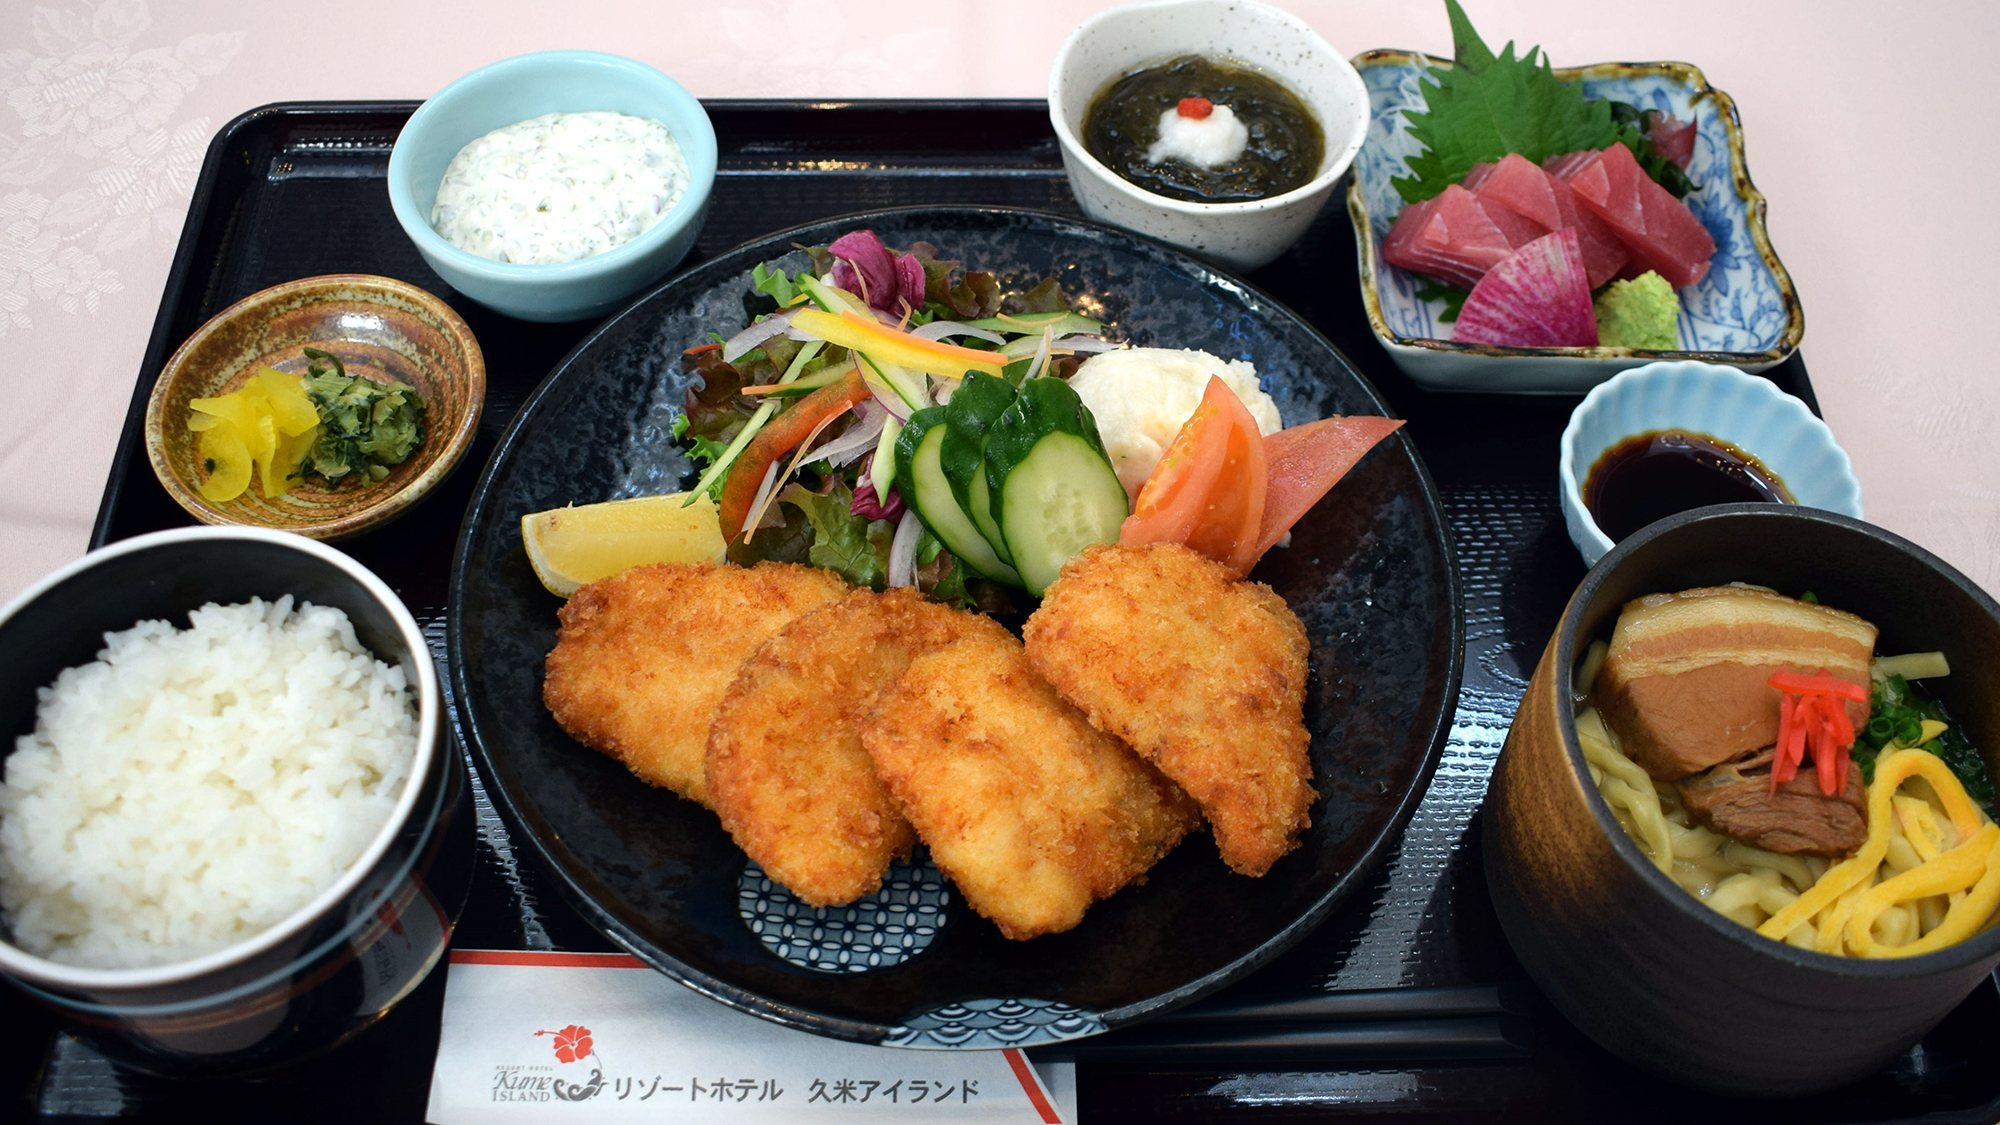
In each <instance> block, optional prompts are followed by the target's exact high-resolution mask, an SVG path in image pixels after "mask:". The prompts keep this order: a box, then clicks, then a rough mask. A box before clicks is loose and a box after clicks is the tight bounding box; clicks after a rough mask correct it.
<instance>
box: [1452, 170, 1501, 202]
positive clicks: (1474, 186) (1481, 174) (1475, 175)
mask: <svg viewBox="0 0 2000 1125" xmlns="http://www.w3.org/2000/svg"><path fill="white" fill-rule="evenodd" d="M1494 167H1495V165H1492V164H1474V165H1473V166H1472V167H1470V168H1467V169H1466V170H1465V175H1464V176H1463V177H1461V178H1460V179H1459V181H1458V186H1459V187H1462V188H1464V189H1465V190H1467V191H1469V192H1472V193H1473V194H1474V195H1477V194H1479V189H1480V187H1481V186H1482V185H1484V184H1485V183H1486V177H1488V176H1490V175H1492V174H1493V169H1494Z"/></svg>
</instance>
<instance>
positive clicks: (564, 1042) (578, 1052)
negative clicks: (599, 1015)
mask: <svg viewBox="0 0 2000 1125" xmlns="http://www.w3.org/2000/svg"><path fill="white" fill-rule="evenodd" d="M544 1035H553V1036H555V1040H556V1042H555V1049H556V1061H557V1062H561V1063H573V1062H575V1061H577V1060H578V1059H582V1058H588V1057H589V1056H590V1049H591V1042H590V1029H589V1028H587V1027H584V1026H583V1025H582V1024H575V1023H573V1024H570V1025H569V1026H568V1027H565V1028H563V1029H562V1030H560V1031H537V1032H535V1036H536V1038H540V1037H541V1036H544Z"/></svg>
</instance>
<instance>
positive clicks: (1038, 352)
mask: <svg viewBox="0 0 2000 1125" xmlns="http://www.w3.org/2000/svg"><path fill="white" fill-rule="evenodd" d="M1055 335H1056V334H1055V333H1054V332H1052V331H1050V330H1048V329H1046V328H1044V329H1042V345H1041V347H1038V348H1036V349H1035V362H1033V363H1030V364H1029V365H1028V378H1029V379H1033V378H1035V377H1037V376H1039V375H1040V374H1041V373H1042V372H1043V371H1045V370H1047V369H1048V366H1049V346H1050V344H1052V343H1053V342H1054V341H1055ZM1023 381H1024V382H1025V381H1026V380H1023Z"/></svg>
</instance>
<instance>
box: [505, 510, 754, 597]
mask: <svg viewBox="0 0 2000 1125" xmlns="http://www.w3.org/2000/svg"><path fill="white" fill-rule="evenodd" d="M686 499H687V494H686V493H684V492H677V493H674V494H672V495H670V496H641V497H638V498H637V499H633V500H607V501H604V502H603V503H601V504H583V505H572V506H571V507H568V508H553V509H551V510H549V511H546V512H534V513H531V514H529V515H525V516H522V517H521V543H522V545H523V546H525V547H526V548H527V550H528V564H529V565H530V566H532V567H534V568H535V577H536V578H539V579H541V580H542V585H543V586H544V587H546V588H547V589H548V591H549V593H551V594H555V595H556V596H558V597H564V598H566V597H569V596H570V595H571V594H574V593H576V589H577V587H579V586H581V585H583V584H584V583H586V582H595V581H597V580H598V579H600V578H609V577H611V576H612V575H614V574H617V573H619V572H620V571H624V570H629V569H631V568H632V567H635V566H644V565H646V564H648V563H666V562H681V563H693V562H721V561H723V558H724V554H725V551H726V549H727V547H726V544H724V543H723V541H722V520H721V517H720V516H718V515H717V514H716V510H715V502H714V501H712V500H710V499H709V498H708V497H706V496H702V497H700V498H698V499H697V500H695V502H694V503H692V504H688V505H687V506H686V507H683V506H682V504H683V503H684V502H685V501H686Z"/></svg>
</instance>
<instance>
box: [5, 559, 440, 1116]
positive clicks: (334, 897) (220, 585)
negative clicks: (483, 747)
mask: <svg viewBox="0 0 2000 1125" xmlns="http://www.w3.org/2000/svg"><path fill="white" fill-rule="evenodd" d="M285 595H290V596H292V597H294V598H296V599H298V600H301V601H310V602H312V603H313V604H315V605H320V606H331V607H334V608H337V609H339V610H341V611H343V612H344V613H346V614H347V617H348V620H349V622H350V623H351V624H352V626H353V630H354V636H355V638H356V639H357V640H358V641H359V642H360V643H361V645H362V646H363V647H365V648H366V649H367V650H368V651H369V652H370V653H371V654H373V655H374V657H375V658H376V659H377V660H380V661H382V662H384V663H387V664H390V665H393V666H398V667H400V668H401V669H402V671H403V675H404V679H405V682H407V683H408V684H409V685H410V688H411V691H412V695H413V701H414V703H415V705H416V713H417V714H416V719H417V723H416V745H415V746H414V748H413V750H412V755H413V757H412V759H411V766H410V771H409V778H408V780H407V781H406V782H405V783H404V786H403V788H402V789H401V790H400V791H399V792H398V793H397V794H396V798H395V803H394V804H393V806H392V807H391V809H390V811H389V814H388V817H387V819H386V820H385V822H384V823H383V825H382V826H381V828H380V829H379V830H377V831H376V832H375V833H374V835H373V836H371V837H369V839H368V841H367V843H366V844H365V846H364V847H363V848H362V849H361V851H360V854H359V855H358V856H356V857H355V859H354V860H353V861H352V862H351V863H350V864H348V866H347V867H346V868H345V869H344V870H342V871H341V872H340V873H339V875H338V877H337V878H335V879H334V880H333V881H332V882H331V883H330V884H329V885H327V886H324V887H322V888H320V890H319V891H318V893H317V894H314V895H313V896H312V897H311V898H310V899H308V900H307V901H306V902H305V903H303V904H302V905H301V906H299V907H298V908H297V909H295V910H293V911H292V912H291V913H290V914H288V915H286V916H285V917H283V918H282V919H280V920H278V921H277V922H275V923H274V924H272V925H271V926H270V927H269V928H267V929H264V930H262V931H259V932H256V933H253V934H251V935H250V936H248V937H245V938H243V939H241V940H239V941H237V942H235V943H233V944H231V945H228V946H225V947H223V948H221V949H218V950H214V951H213V952H209V953H206V954H203V955H200V956H196V957H192V958H189V959H185V960H181V961H176V962H172V963H169V964H163V965H157V966H151V967H145V968H86V967H80V966H77V965H73V964H68V963H66V962H61V961H55V960H51V959H48V958H46V957H42V956H39V955H37V954H34V953H31V952H29V951H27V950H25V949H23V948H21V947H20V946H18V945H15V944H14V940H15V935H14V932H13V930H12V929H11V928H10V926H9V925H7V924H4V920H0V973H4V974H5V975H6V976H7V977H8V978H9V980H10V982H11V983H12V984H14V985H16V986H18V987H20V988H21V989H22V991H24V992H25V993H27V995H28V996H30V997H31V998H32V999H34V1000H35V1001H36V1002H37V1003H39V1004H41V1005H42V1006H43V1007H45V1008H47V1009H49V1010H50V1011H52V1012H54V1013H55V1014H56V1016H57V1017H58V1018H60V1019H62V1020H63V1021H64V1022H65V1023H67V1024H70V1025H72V1026H74V1027H75V1029H76V1032H77V1034H79V1035H82V1036H84V1037H86V1038H88V1039H89V1040H90V1041H91V1042H92V1043H94V1044H95V1045H96V1046H98V1047H99V1048H101V1049H102V1050H104V1051H106V1052H107V1053H109V1054H111V1055H113V1056H115V1057H117V1058H118V1059H120V1060H121V1061H124V1062H127V1063H131V1064H134V1065H137V1066H140V1067H142V1068H143V1069H146V1070H150V1071H154V1072H157V1073H163V1074H172V1075H176V1076H187V1077H198V1076H238V1075H245V1074H254V1073H259V1072H265V1071H269V1070H272V1069H275V1068H277V1067H280V1066H283V1065H285V1064H288V1063H292V1062H295V1061H298V1060H299V1059H301V1058H304V1057H306V1056H308V1055H312V1054H315V1053H318V1052H321V1051H324V1050H327V1049H329V1048H331V1047H334V1046H336V1045H338V1044H340V1043H342V1042H345V1041H346V1040H347V1039H349V1038H351V1037H352V1036H354V1035H356V1034H358V1033H359V1032H361V1031H362V1030H363V1029H365V1028H367V1027H369V1026H370V1025H372V1024H373V1023H374V1022H375V1021H376V1020H377V1019H379V1018H380V1017H381V1016H383V1015H384V1014H386V1013H387V1012H388V1011H389V1010H390V1008H391V1007H393V1006H394V1005H395V1004H396V1003H398V1002H399V1001H401V1000H402V999H403V998H404V997H406V996H408V995H409V994H410V992H411V991H412V990H413V989H415V988H416V986H417V984H418V983H419V982H421V981H422V980H423V979H424V977H425V976H426V975H427V974H428V973H429V972H430V971H431V970H432V969H433V968H435V967H436V966H437V964H438V962H439V961H441V960H442V959H443V956H444V951H445V948H446V947H447V945H448V944H449V943H450V940H451V933H452V928H453V925H454V923H455V921H456V919H457V917H458V913H459V910H460V909H461V907H462V906H463V904H464V902H465V896H466V892H467V889H468V888H469V887H470V886H471V882H472V869H473V863H474V854H473V847H474V845H473V831H472V816H471V813H472V800H471V797H470V796H469V793H468V782H467V775H466V771H465V766H464V764H463V761H462V760H461V758H460V756H459V754H458V753H457V751H456V749H455V748H454V747H453V744H452V742H451V739H450V736H449V735H448V733H447V727H446V721H447V720H446V704H445V698H444V693H443V691H442V690H441V688H440V685H439V682H438V676H437V671H436V665H435V663H434V662H433V660H432V657H431V651H430V648H429V646H428V644H427V643H426V642H425V640H424V634H423V630H422V628H421V627H420V626H419V625H418V624H417V621H416V619H415V618H414V617H412V616H411V615H410V611H409V609H408V607H406V606H405V605H404V604H403V602H402V600H401V599H399V598H398V597H397V596H396V594H395V593H394V591H392V590H390V589H389V587H388V585H387V584H386V583H384V582H383V581H382V580H381V578H379V577H377V576H376V575H375V574H373V573H372V572H370V571H369V570H368V569H367V568H366V567H363V566H362V565H361V564H359V563H357V562H355V561H354V560H353V559H352V558H350V557H348V556H347V555H346V554H343V553H342V552H340V551H338V550H336V549H334V548H332V547H329V546H327V545H325V544H323V543H316V542H314V541H312V540H310V539H306V538H304V537H302V536H298V535H292V534H287V533H283V532H277V531H268V530H262V529H256V528H243V527H183V528H175V529H173V530H170V531H161V532H155V533H153V534H150V535H141V536H137V537H135V538H132V539H126V540H121V541H120V542H117V543H114V544H111V545H110V546H107V547H104V548H102V549H100V550H97V551H93V552H91V553H90V554H88V555H85V556H83V557H82V558H80V559H77V560H76V561H74V562H72V563H70V564H68V565H67V566H64V567H62V568H60V569H58V570H57V571H55V572H54V573H52V574H50V575H48V576H47V577H45V578H43V579H42V580H41V581H39V582H37V583H35V584H34V585H33V586H31V587H29V588H28V589H27V590H26V591H24V592H23V593H22V594H21V595H20V596H19V597H17V598H15V599H14V600H13V601H12V602H11V603H9V604H8V605H7V606H6V607H5V608H0V653H5V654H6V659H5V660H4V661H0V736H4V742H0V753H4V754H8V755H11V754H14V753H18V752H19V750H18V748H17V741H19V742H25V741H27V740H26V739H19V740H17V739H16V737H15V736H17V735H25V734H27V733H28V732H30V731H32V730H34V729H35V728H36V725H37V721H38V720H37V708H38V706H39V705H40V696H39V692H40V690H41V689H43V688H45V687H47V686H48V685H50V684H53V683H55V682H56V677H57V675H58V674H59V673H60V672H61V671H62V670H63V669H65V668H73V667H77V666H79V665H83V664H88V663H90V662H91V661H92V660H94V659H96V658H97V656H98V654H99V652H100V651H101V650H102V649H103V648H104V636H105V634H106V633H109V632H118V631H124V630H127V629H130V628H132V627H133V626H134V625H135V624H137V623H138V622H140V621H147V620H165V621H167V622H169V623H170V624H172V625H174V626H176V627H178V628H186V627H187V626H188V614H189V611H191V610H194V609H197V608H198V607H200V606H202V605H204V604H206V603H209V602H216V603H220V604H223V605H234V604H239V603H242V602H245V601H248V600H250V599H251V598H253V597H260V598H263V599H265V600H266V601H275V600H276V599H277V598H279V597H281V596H285ZM149 721H150V720H149ZM167 725H169V726H170V725H172V721H171V720H168V722H167ZM218 753H219V751H218ZM218 761H219V762H222V763H223V765H227V764H229V763H228V761H227V760H226V758H218ZM223 765H218V767H217V768H218V769H221V768H223ZM15 780H16V783H17V784H18V783H20V782H21V781H22V780H23V779H22V778H21V777H20V776H19V775H18V774H17V775H15ZM156 796H157V795H156ZM154 807H157V805H155V806H154ZM301 829H302V830H304V826H301ZM218 858H221V857H218ZM253 858H254V857H253ZM250 869H252V870H264V868H263V867H261V866H257V865H255V864H254V863H253V864H252V866H251V868H250Z"/></svg>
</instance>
